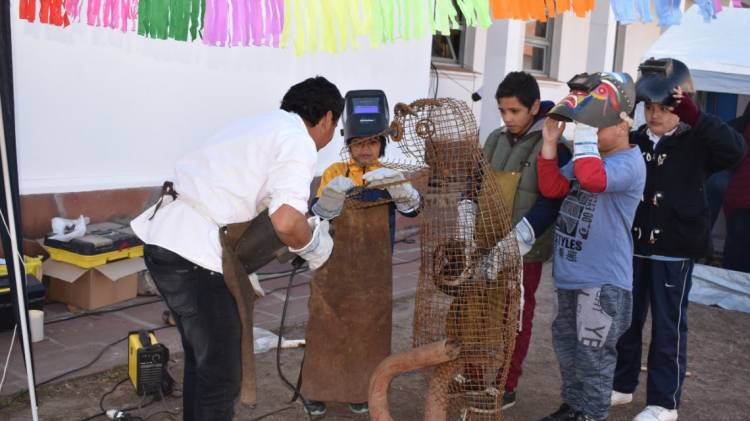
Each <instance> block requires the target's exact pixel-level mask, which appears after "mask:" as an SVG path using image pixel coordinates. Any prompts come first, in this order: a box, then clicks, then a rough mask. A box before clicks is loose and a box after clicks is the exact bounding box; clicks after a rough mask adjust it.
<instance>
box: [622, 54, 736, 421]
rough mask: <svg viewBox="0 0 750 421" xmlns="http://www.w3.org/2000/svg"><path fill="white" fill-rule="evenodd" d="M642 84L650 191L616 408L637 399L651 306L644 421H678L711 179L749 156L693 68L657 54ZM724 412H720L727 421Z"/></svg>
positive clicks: (643, 69)
mask: <svg viewBox="0 0 750 421" xmlns="http://www.w3.org/2000/svg"><path fill="white" fill-rule="evenodd" d="M639 70H640V76H639V78H638V83H637V84H636V92H637V97H638V100H639V101H644V102H645V114H646V124H645V125H643V126H642V127H640V128H639V129H638V130H637V131H634V132H633V133H632V134H631V135H630V142H631V143H632V144H634V145H637V146H638V147H640V149H641V151H642V153H643V158H642V160H643V161H644V162H645V165H646V171H647V175H646V189H645V191H644V193H643V199H642V200H641V202H640V204H639V205H638V211H637V213H636V216H635V222H634V224H633V231H632V234H633V239H634V241H635V256H634V258H633V272H634V273H633V276H634V277H633V317H632V323H631V326H630V329H628V330H627V331H626V332H625V334H624V335H623V336H622V337H621V338H620V341H619V343H618V344H617V352H618V360H617V369H616V372H615V378H614V390H615V391H614V392H613V394H612V405H622V404H627V403H630V402H631V401H632V400H633V392H634V391H635V389H636V386H637V385H638V376H639V374H640V371H641V349H642V342H643V341H642V330H643V325H644V323H645V321H646V314H647V313H648V309H649V305H650V306H651V344H650V349H649V353H648V384H647V389H648V390H647V396H646V408H645V409H644V410H643V411H642V412H641V413H639V414H638V415H637V416H636V417H635V419H634V421H674V420H676V419H677V408H678V407H679V405H680V394H681V389H682V384H683V381H684V379H685V371H686V369H687V333H688V328H687V305H688V295H689V294H690V286H691V274H692V270H693V262H694V260H695V259H698V258H701V257H704V256H706V254H707V252H708V244H709V231H710V228H709V226H710V224H709V210H708V203H707V201H706V195H705V180H706V178H707V177H708V176H709V175H711V174H712V173H714V172H717V171H721V170H725V169H727V168H730V167H733V166H734V165H736V164H737V163H739V162H740V161H741V160H742V157H743V156H744V152H745V151H744V149H745V144H744V141H743V139H742V136H741V135H740V133H738V132H736V131H735V130H734V129H732V128H731V127H730V126H729V125H727V124H725V123H723V122H722V121H721V120H720V119H719V118H718V117H715V116H711V115H708V114H705V113H702V112H700V111H699V110H698V108H697V107H696V105H695V103H694V102H693V100H692V99H691V98H690V96H689V95H686V93H687V92H690V91H692V90H693V89H692V80H691V77H690V72H689V70H688V68H687V67H686V66H685V64H683V63H682V62H680V61H678V60H673V59H661V60H654V59H650V60H647V61H645V62H644V63H643V64H641V66H640V67H639ZM718 418H721V417H720V416H717V419H718Z"/></svg>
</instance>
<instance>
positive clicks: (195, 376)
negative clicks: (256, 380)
mask: <svg viewBox="0 0 750 421" xmlns="http://www.w3.org/2000/svg"><path fill="white" fill-rule="evenodd" d="M144 257H145V260H146V266H147V267H148V270H149V272H151V276H152V277H153V278H154V283H155V284H156V287H157V288H158V289H159V292H160V293H161V295H162V297H164V300H165V301H166V303H167V306H168V307H169V309H170V310H171V311H172V313H174V316H175V319H176V320H177V329H179V331H180V335H181V337H182V347H183V350H184V352H185V375H184V379H183V392H182V393H183V395H182V402H183V403H182V405H183V411H184V412H183V417H184V418H183V419H184V420H185V421H192V420H196V421H212V420H216V421H220V420H221V421H223V420H231V419H232V416H233V415H234V401H235V399H236V398H237V396H238V394H239V391H240V381H241V362H240V337H241V333H242V330H241V326H240V318H239V313H238V312H237V305H236V304H235V301H234V298H233V297H232V295H231V294H230V293H229V290H228V289H227V287H226V284H225V283H224V277H223V276H222V275H221V274H220V273H215V272H211V271H209V270H207V269H204V268H202V267H199V266H197V265H195V264H193V263H191V262H189V261H187V260H185V259H184V258H182V257H180V256H179V255H177V254H175V253H173V252H171V251H169V250H167V249H164V248H161V247H158V246H154V245H146V247H145V251H144Z"/></svg>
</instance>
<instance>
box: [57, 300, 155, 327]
mask: <svg viewBox="0 0 750 421" xmlns="http://www.w3.org/2000/svg"><path fill="white" fill-rule="evenodd" d="M160 301H164V298H162V297H159V298H157V299H154V300H150V301H143V302H140V303H134V304H128V305H124V306H120V307H115V308H110V309H106V310H96V311H86V312H83V313H79V314H74V315H72V316H65V317H58V318H56V319H50V320H47V321H45V322H44V324H45V325H48V324H53V323H60V322H65V321H68V320H74V319H79V318H81V317H88V316H100V315H102V314H107V313H114V312H117V311H120V310H127V309H129V308H133V307H139V306H145V305H148V304H154V303H158V302H160Z"/></svg>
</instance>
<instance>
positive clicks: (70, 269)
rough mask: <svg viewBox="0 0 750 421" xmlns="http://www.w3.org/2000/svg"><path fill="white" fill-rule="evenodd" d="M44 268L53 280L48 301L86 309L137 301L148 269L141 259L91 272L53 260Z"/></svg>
mask: <svg viewBox="0 0 750 421" xmlns="http://www.w3.org/2000/svg"><path fill="white" fill-rule="evenodd" d="M42 266H43V268H44V274H45V275H46V276H48V278H49V285H48V286H47V298H49V299H51V300H55V301H60V302H62V303H65V304H71V305H74V306H76V307H80V308H83V309H86V310H93V309H97V308H100V307H104V306H108V305H110V304H114V303H118V302H120V301H125V300H129V299H131V298H135V296H136V295H137V294H138V272H141V271H143V270H146V264H145V262H144V261H143V258H141V257H136V258H133V259H125V260H120V261H117V262H112V263H108V264H106V265H102V266H97V267H95V268H91V269H84V268H80V267H78V266H74V265H71V264H69V263H64V262H58V261H55V260H52V259H49V260H47V261H46V262H44V264H43V265H42Z"/></svg>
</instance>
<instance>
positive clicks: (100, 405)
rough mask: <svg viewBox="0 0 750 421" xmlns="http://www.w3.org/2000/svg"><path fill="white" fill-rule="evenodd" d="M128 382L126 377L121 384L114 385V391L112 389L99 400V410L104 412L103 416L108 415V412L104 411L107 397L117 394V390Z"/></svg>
mask: <svg viewBox="0 0 750 421" xmlns="http://www.w3.org/2000/svg"><path fill="white" fill-rule="evenodd" d="M126 381H128V378H127V377H125V378H124V379H122V380H120V381H119V382H117V384H116V385H114V387H112V389H110V390H109V392H107V393H105V394H103V395H102V397H101V398H99V409H101V410H102V412H101V413H102V414H106V413H107V410H106V409H104V399H106V398H107V396H109V395H111V394H113V393H115V390H117V388H118V387H120V385H121V384H123V383H125V382H126Z"/></svg>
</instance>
